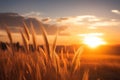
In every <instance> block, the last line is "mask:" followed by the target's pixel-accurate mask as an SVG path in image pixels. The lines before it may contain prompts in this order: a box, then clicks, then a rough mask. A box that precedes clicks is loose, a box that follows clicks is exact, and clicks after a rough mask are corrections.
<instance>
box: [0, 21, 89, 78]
mask: <svg viewBox="0 0 120 80" xmlns="http://www.w3.org/2000/svg"><path fill="white" fill-rule="evenodd" d="M40 25H41V26H40V27H39V28H40V31H41V33H42V36H43V39H44V44H43V48H41V47H39V45H38V43H37V39H36V38H37V37H36V36H37V34H36V32H35V30H34V26H33V24H32V23H31V25H30V27H31V28H30V30H31V33H30V31H29V29H28V27H27V25H26V24H25V23H24V27H23V30H20V34H21V37H22V42H23V49H20V50H16V47H15V46H13V38H12V34H11V31H10V30H9V29H8V27H6V33H7V36H8V38H9V45H6V47H7V50H5V51H4V50H2V49H0V80H88V77H89V69H87V68H86V69H85V70H84V72H83V75H81V74H79V73H80V71H81V69H80V67H81V65H80V64H81V55H82V52H83V47H82V46H81V47H80V48H79V49H78V50H76V51H74V54H72V57H71V56H70V54H69V53H66V54H64V53H63V51H62V50H61V52H60V54H58V53H56V52H55V49H56V41H57V37H58V33H57V34H56V36H55V39H54V41H53V44H52V46H50V45H49V40H48V38H47V36H48V35H47V32H46V30H45V29H44V26H43V25H42V24H40ZM30 36H31V37H30ZM30 40H32V43H33V44H32V46H33V47H32V51H31V49H30V48H29V44H30Z"/></svg>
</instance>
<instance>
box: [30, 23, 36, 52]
mask: <svg viewBox="0 0 120 80" xmlns="http://www.w3.org/2000/svg"><path fill="white" fill-rule="evenodd" d="M31 32H32V39H33V45H34V50H35V51H36V50H37V40H36V33H35V30H34V27H33V24H32V23H31Z"/></svg>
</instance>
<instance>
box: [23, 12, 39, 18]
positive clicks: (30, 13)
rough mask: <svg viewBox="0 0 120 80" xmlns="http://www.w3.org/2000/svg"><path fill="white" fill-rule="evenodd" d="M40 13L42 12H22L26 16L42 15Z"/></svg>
mask: <svg viewBox="0 0 120 80" xmlns="http://www.w3.org/2000/svg"><path fill="white" fill-rule="evenodd" d="M40 15H41V13H40V12H34V11H32V12H29V13H24V14H22V16H24V17H33V16H40Z"/></svg>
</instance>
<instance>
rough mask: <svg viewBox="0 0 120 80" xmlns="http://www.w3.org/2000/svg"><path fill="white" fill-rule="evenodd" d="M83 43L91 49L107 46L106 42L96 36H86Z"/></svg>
mask: <svg viewBox="0 0 120 80" xmlns="http://www.w3.org/2000/svg"><path fill="white" fill-rule="evenodd" d="M83 43H84V44H86V45H88V46H89V47H91V48H95V47H97V46H100V45H103V44H106V42H105V41H104V40H103V39H102V38H100V37H98V36H95V35H86V36H85V37H84V39H83Z"/></svg>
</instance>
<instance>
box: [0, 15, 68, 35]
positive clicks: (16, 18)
mask: <svg viewBox="0 0 120 80" xmlns="http://www.w3.org/2000/svg"><path fill="white" fill-rule="evenodd" d="M48 20H49V18H45V19H42V20H41V22H40V21H39V20H37V19H36V18H25V17H23V16H21V15H19V14H17V13H0V28H1V29H4V28H5V26H6V25H7V26H8V27H9V28H10V30H11V31H13V32H19V29H20V28H22V27H23V22H24V23H26V25H27V26H28V28H29V29H30V24H31V22H32V24H33V25H34V28H35V30H36V32H37V33H40V28H39V26H40V23H41V24H43V25H44V27H45V29H46V31H47V33H48V34H50V35H53V34H55V33H56V31H57V28H58V26H57V25H56V24H54V25H51V24H46V23H42V21H44V22H46V21H48ZM63 20H65V19H63ZM65 29H66V27H65V26H59V30H60V31H63V30H65Z"/></svg>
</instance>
